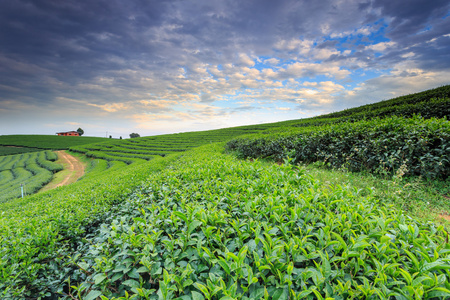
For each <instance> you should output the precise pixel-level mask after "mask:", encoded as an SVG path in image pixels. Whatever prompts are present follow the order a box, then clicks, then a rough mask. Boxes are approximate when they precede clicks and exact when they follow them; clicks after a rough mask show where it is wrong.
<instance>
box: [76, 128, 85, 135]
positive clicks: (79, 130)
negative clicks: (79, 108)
mask: <svg viewBox="0 0 450 300" xmlns="http://www.w3.org/2000/svg"><path fill="white" fill-rule="evenodd" d="M77 132H78V134H79V135H80V136H82V135H83V134H84V130H83V129H81V128H78V129H77Z"/></svg>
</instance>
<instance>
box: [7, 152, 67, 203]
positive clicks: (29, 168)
mask: <svg viewBox="0 0 450 300" xmlns="http://www.w3.org/2000/svg"><path fill="white" fill-rule="evenodd" d="M51 153H52V152H51V151H41V152H32V153H23V154H17V155H10V156H7V157H5V158H4V159H2V160H1V161H0V190H1V193H0V202H4V201H7V200H9V199H13V198H17V197H20V196H22V193H23V194H24V195H29V194H33V193H35V192H37V191H38V190H40V189H41V188H42V187H43V186H44V185H46V184H47V183H48V182H50V181H51V180H52V178H53V173H56V172H58V171H60V170H62V169H63V167H62V166H61V165H60V164H57V163H55V162H54V161H50V160H47V159H48V158H50V159H52V160H55V155H56V154H51ZM56 158H57V156H56Z"/></svg>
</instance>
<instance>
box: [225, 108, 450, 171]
mask: <svg viewBox="0 0 450 300" xmlns="http://www.w3.org/2000/svg"><path fill="white" fill-rule="evenodd" d="M227 149H228V150H230V151H236V152H237V153H238V154H239V155H241V156H242V157H248V158H260V157H262V158H266V157H272V158H274V159H277V160H282V159H283V158H286V157H287V156H291V157H292V158H293V162H294V163H298V162H306V163H310V162H316V161H321V162H324V163H325V164H327V165H329V166H331V167H335V168H341V167H345V168H347V169H349V170H351V171H361V170H367V171H370V172H386V173H393V172H401V173H402V174H401V175H422V176H425V177H428V178H444V179H445V178H447V177H448V176H449V175H450V161H449V157H450V123H449V121H447V120H446V119H435V118H432V119H427V120H425V119H423V118H421V117H418V116H415V117H413V118H409V119H404V118H401V117H390V118H385V119H378V118H377V119H373V120H366V121H360V122H356V123H339V124H336V125H326V126H322V127H318V128H316V130H315V131H310V132H305V133H297V134H293V135H290V136H284V137H278V136H277V135H269V136H261V135H260V136H254V137H248V138H238V139H234V140H232V141H230V142H228V144H227Z"/></svg>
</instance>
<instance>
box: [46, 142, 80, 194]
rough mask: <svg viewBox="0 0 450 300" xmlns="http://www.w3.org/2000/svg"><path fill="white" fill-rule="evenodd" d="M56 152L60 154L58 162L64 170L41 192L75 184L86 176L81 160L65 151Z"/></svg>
mask: <svg viewBox="0 0 450 300" xmlns="http://www.w3.org/2000/svg"><path fill="white" fill-rule="evenodd" d="M55 152H56V153H57V154H58V160H57V161H56V162H57V163H59V164H62V165H63V166H64V170H62V171H60V172H58V173H56V174H55V176H54V178H53V180H52V181H51V182H50V183H49V184H47V185H46V186H45V187H44V188H42V189H41V190H40V191H41V192H42V191H48V190H51V189H54V188H57V187H60V186H63V185H68V184H71V183H74V182H76V181H77V180H78V179H79V178H80V177H81V176H83V175H84V169H85V165H84V163H83V162H82V161H81V160H79V159H78V158H77V157H75V156H73V155H70V154H68V153H67V152H66V151H64V150H61V151H55Z"/></svg>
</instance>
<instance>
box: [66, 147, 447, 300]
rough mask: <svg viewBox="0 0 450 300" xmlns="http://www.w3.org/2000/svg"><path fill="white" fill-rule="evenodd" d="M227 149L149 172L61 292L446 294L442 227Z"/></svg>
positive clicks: (128, 295)
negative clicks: (236, 155)
mask: <svg viewBox="0 0 450 300" xmlns="http://www.w3.org/2000/svg"><path fill="white" fill-rule="evenodd" d="M221 151H222V146H221V145H214V146H208V147H201V148H198V149H195V150H191V151H189V152H186V153H185V154H184V155H183V157H182V158H181V159H180V160H178V161H177V162H174V163H172V164H171V165H170V167H169V168H166V169H165V170H164V172H158V173H155V172H153V173H149V174H148V177H147V179H146V182H145V183H144V184H143V185H142V186H140V187H139V188H138V189H137V190H135V191H134V192H133V193H131V194H130V196H129V197H127V198H126V199H125V201H124V202H123V203H121V204H120V205H118V207H117V210H116V212H115V213H114V214H110V215H109V216H108V217H107V218H106V219H105V220H103V223H102V224H99V226H100V229H99V230H98V231H95V232H92V233H91V234H90V235H88V236H86V237H85V240H84V241H83V242H82V243H80V244H79V247H78V248H77V250H76V251H75V252H74V254H73V256H71V263H72V265H73V266H76V268H77V270H75V271H74V272H73V273H72V274H71V276H70V286H71V287H70V288H68V289H67V290H63V291H62V294H63V295H66V297H67V298H69V297H81V298H82V299H98V298H99V297H101V299H262V298H265V299H278V300H281V299H283V300H284V299H416V298H420V299H441V298H442V297H448V296H450V283H449V282H450V273H449V272H448V270H449V269H450V247H449V245H448V243H447V242H446V238H447V233H446V232H445V230H443V228H442V227H438V228H437V227H435V226H434V225H433V224H431V223H430V224H422V223H419V222H417V221H414V220H413V219H411V218H409V217H407V216H405V215H403V214H402V213H401V212H400V211H397V210H394V209H392V208H390V207H386V206H383V204H380V203H376V202H375V201H374V199H372V198H370V197H368V198H364V197H361V196H360V195H359V194H358V191H356V190H354V189H351V188H347V187H345V186H334V187H331V188H330V189H329V190H327V191H325V190H324V189H320V184H319V183H318V182H316V181H315V180H314V179H312V178H311V177H308V176H306V175H303V173H302V170H295V169H294V168H293V167H292V166H289V165H283V166H277V165H268V164H264V163H261V162H258V161H256V162H249V161H239V160H237V159H235V158H233V157H232V156H229V155H223V154H221V153H220V152H221ZM150 164H151V162H150ZM67 284H69V279H68V280H67ZM69 294H70V296H69ZM63 295H58V296H60V297H62V298H64V296H63Z"/></svg>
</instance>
